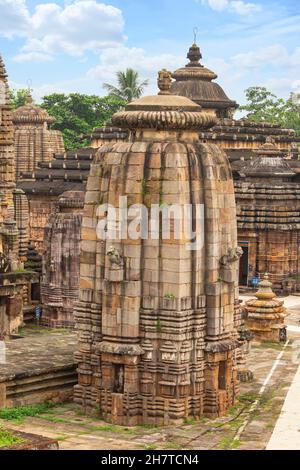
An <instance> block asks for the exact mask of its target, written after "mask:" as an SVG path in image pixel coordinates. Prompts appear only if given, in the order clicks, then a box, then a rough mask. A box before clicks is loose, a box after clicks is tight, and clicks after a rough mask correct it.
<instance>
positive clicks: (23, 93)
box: [9, 88, 28, 109]
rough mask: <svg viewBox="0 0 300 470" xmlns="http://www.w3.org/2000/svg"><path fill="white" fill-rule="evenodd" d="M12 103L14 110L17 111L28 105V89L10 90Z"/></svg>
mask: <svg viewBox="0 0 300 470" xmlns="http://www.w3.org/2000/svg"><path fill="white" fill-rule="evenodd" d="M9 97H10V103H11V105H12V108H13V109H17V108H19V107H20V106H24V105H25V104H26V101H27V98H28V89H27V88H19V89H16V88H10V89H9Z"/></svg>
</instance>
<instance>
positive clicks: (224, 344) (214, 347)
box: [205, 339, 241, 353]
mask: <svg viewBox="0 0 300 470" xmlns="http://www.w3.org/2000/svg"><path fill="white" fill-rule="evenodd" d="M240 346H241V343H240V341H238V340H232V339H229V340H224V341H217V342H208V343H206V345H205V352H207V353H218V352H225V351H232V350H233V349H237V348H239V347H240Z"/></svg>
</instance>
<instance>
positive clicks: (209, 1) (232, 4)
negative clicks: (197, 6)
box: [202, 0, 262, 15]
mask: <svg viewBox="0 0 300 470" xmlns="http://www.w3.org/2000/svg"><path fill="white" fill-rule="evenodd" d="M202 4H205V5H208V6H209V7H210V8H212V10H215V11H225V10H228V11H230V12H233V13H237V14H238V15H249V14H251V13H256V12H259V11H261V9H262V7H261V5H259V4H257V3H248V2H244V1H242V0H202Z"/></svg>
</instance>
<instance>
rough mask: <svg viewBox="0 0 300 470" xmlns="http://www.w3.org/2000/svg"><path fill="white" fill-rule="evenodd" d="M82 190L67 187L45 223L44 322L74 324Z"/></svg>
mask: <svg viewBox="0 0 300 470" xmlns="http://www.w3.org/2000/svg"><path fill="white" fill-rule="evenodd" d="M83 204H84V193H83V191H66V192H64V193H63V194H62V195H61V196H60V197H59V199H58V202H57V205H56V212H55V213H54V214H51V215H50V217H49V220H48V223H47V225H46V227H45V238H44V253H43V272H42V282H41V294H42V304H43V316H42V323H43V324H44V325H47V326H51V327H73V326H74V316H73V304H74V301H75V300H77V297H78V289H79V260H80V229H81V221H82V212H83Z"/></svg>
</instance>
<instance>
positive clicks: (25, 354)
mask: <svg viewBox="0 0 300 470" xmlns="http://www.w3.org/2000/svg"><path fill="white" fill-rule="evenodd" d="M5 346H6V351H5V357H4V358H2V361H1V362H0V380H4V379H6V378H9V377H13V376H14V375H16V374H19V373H30V372H31V371H37V370H44V369H47V368H53V367H59V366H65V365H68V364H74V357H73V356H74V350H75V347H76V333H74V332H72V331H68V330H62V329H61V330H60V329H57V330H55V329H54V330H49V329H47V328H37V327H35V326H32V327H26V328H24V329H23V330H21V331H20V338H18V339H11V340H9V341H5ZM3 359H4V360H3Z"/></svg>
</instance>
